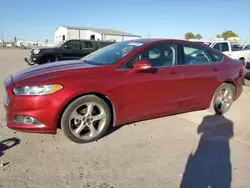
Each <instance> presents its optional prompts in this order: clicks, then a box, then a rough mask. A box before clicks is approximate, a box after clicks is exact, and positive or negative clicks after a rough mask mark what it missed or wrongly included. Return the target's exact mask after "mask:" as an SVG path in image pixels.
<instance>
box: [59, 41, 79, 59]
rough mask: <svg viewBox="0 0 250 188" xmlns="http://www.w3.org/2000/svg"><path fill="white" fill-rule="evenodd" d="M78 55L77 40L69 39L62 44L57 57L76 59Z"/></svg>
mask: <svg viewBox="0 0 250 188" xmlns="http://www.w3.org/2000/svg"><path fill="white" fill-rule="evenodd" d="M79 57H80V42H79V40H69V41H67V42H65V44H63V45H62V47H61V49H60V55H59V58H60V59H61V60H71V59H78V58H79Z"/></svg>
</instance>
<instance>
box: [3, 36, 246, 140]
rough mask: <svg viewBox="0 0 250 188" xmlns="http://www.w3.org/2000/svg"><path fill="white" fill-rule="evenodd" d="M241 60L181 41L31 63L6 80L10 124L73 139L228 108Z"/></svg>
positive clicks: (238, 85)
mask: <svg viewBox="0 0 250 188" xmlns="http://www.w3.org/2000/svg"><path fill="white" fill-rule="evenodd" d="M243 82H244V75H243V66H242V63H241V61H239V60H234V59H232V58H230V57H228V56H227V55H225V54H223V53H221V52H219V51H218V50H215V49H212V48H210V47H208V46H205V45H201V44H197V43H193V42H189V41H182V40H170V39H140V40H133V41H124V42H118V43H115V44H111V45H108V46H106V47H104V48H102V49H100V50H98V51H95V52H93V53H91V54H89V55H87V56H85V57H84V58H81V59H80V60H72V61H64V62H55V63H49V64H44V65H39V66H33V67H30V68H28V69H26V70H23V71H20V72H18V73H16V74H14V75H11V76H10V77H9V78H8V79H7V80H6V81H5V83H4V85H5V91H6V95H5V97H4V106H5V109H6V113H7V114H6V118H7V119H6V122H7V126H8V127H9V128H11V129H15V130H19V131H26V132H33V133H51V134H55V133H56V132H57V128H61V129H62V130H63V131H64V133H65V135H66V136H67V137H68V138H69V139H70V140H72V141H74V142H77V143H86V142H90V141H94V140H97V139H99V138H100V137H102V136H103V135H104V134H105V132H106V131H107V129H108V128H109V127H110V126H118V125H123V124H127V123H129V122H135V121H140V120H145V119H150V118H155V117H161V116H165V115H170V114H178V113H183V112H188V111H195V110H203V109H207V108H210V109H211V110H212V111H213V112H214V113H216V114H224V113H226V112H227V111H228V110H229V109H230V107H231V105H232V104H233V102H234V101H235V100H237V99H238V98H239V97H240V95H241V93H242V91H243Z"/></svg>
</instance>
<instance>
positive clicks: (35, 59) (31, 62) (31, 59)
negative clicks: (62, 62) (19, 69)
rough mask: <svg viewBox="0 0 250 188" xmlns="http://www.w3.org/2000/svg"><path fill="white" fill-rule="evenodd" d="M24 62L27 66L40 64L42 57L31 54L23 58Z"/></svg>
mask: <svg viewBox="0 0 250 188" xmlns="http://www.w3.org/2000/svg"><path fill="white" fill-rule="evenodd" d="M24 61H25V62H26V63H28V64H29V65H34V64H40V63H42V62H43V57H42V56H40V55H36V54H31V55H30V57H29V58H28V57H25V58H24Z"/></svg>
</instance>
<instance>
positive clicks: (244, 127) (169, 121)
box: [0, 49, 250, 188]
mask: <svg viewBox="0 0 250 188" xmlns="http://www.w3.org/2000/svg"><path fill="white" fill-rule="evenodd" d="M28 54H29V51H28V50H14V49H8V50H6V49H5V50H3V49H0V63H1V69H0V71H1V72H0V82H1V83H3V81H4V80H5V79H6V78H7V77H8V76H9V75H10V74H12V73H14V72H16V71H18V70H21V69H23V68H26V67H28V66H27V65H26V63H25V62H24V61H23V58H24V56H25V55H28ZM0 97H1V104H2V98H3V86H2V87H1V90H0ZM249 112H250V87H245V88H244V92H243V94H242V96H241V97H240V99H239V100H238V101H236V102H235V103H234V105H233V107H232V109H231V110H230V111H229V112H228V114H227V115H226V116H225V118H223V117H215V116H213V115H212V114H210V113H209V112H207V111H199V112H193V113H186V114H181V115H178V116H170V117H165V118H159V119H154V120H149V121H144V122H138V123H136V124H135V125H134V124H132V125H125V126H123V127H120V128H119V129H117V130H112V131H111V132H110V134H109V135H107V136H106V137H104V138H102V139H100V140H99V141H98V142H94V143H90V144H85V145H79V144H75V143H73V142H70V141H69V140H68V139H67V138H66V137H65V136H64V135H63V133H62V132H61V131H60V130H59V131H58V134H57V135H55V136H53V135H42V134H30V133H20V132H15V131H12V130H10V129H8V128H7V127H6V123H5V121H4V117H5V112H4V109H3V105H0V119H1V122H0V187H1V188H7V187H11V188H28V187H29V188H38V187H39V188H57V187H58V188H59V187H61V188H64V187H71V188H79V187H81V188H85V187H86V188H111V187H113V188H133V187H134V188H151V187H157V188H159V187H160V188H161V187H164V188H174V187H179V186H180V184H181V182H182V183H183V185H185V186H182V187H191V188H202V187H208V186H209V185H210V187H211V188H213V187H219V188H229V187H230V182H231V185H232V187H235V188H236V187H237V188H243V187H246V188H249V187H250V179H249V177H250V164H249V161H250V120H249ZM197 132H199V133H203V134H198V133H197ZM5 139H11V140H12V141H13V142H15V144H16V145H14V146H13V147H11V148H6V147H4V142H3V141H4V140H5ZM184 172H185V173H184ZM187 185H189V186H187Z"/></svg>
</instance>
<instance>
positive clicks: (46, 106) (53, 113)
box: [4, 78, 62, 134]
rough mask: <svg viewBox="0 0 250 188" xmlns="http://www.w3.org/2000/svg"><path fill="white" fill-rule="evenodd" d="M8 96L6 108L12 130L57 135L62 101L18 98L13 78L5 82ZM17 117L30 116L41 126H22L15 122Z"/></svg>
mask: <svg viewBox="0 0 250 188" xmlns="http://www.w3.org/2000/svg"><path fill="white" fill-rule="evenodd" d="M5 88H6V94H5V96H4V107H5V110H6V122H7V126H8V128H10V129H14V130H17V131H23V132H32V133H49V134H56V131H57V127H58V126H57V123H58V117H59V112H60V108H61V105H62V101H60V99H59V98H58V97H57V96H55V95H56V93H55V95H54V94H53V95H54V96H52V95H50V96H49V95H47V96H16V95H15V94H14V93H13V92H12V89H13V88H14V85H13V82H12V80H11V78H9V79H8V80H6V82H5ZM17 116H28V117H31V118H34V119H36V120H38V121H39V124H37V123H36V124H22V123H20V122H19V123H17V122H16V121H15V119H16V117H17Z"/></svg>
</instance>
